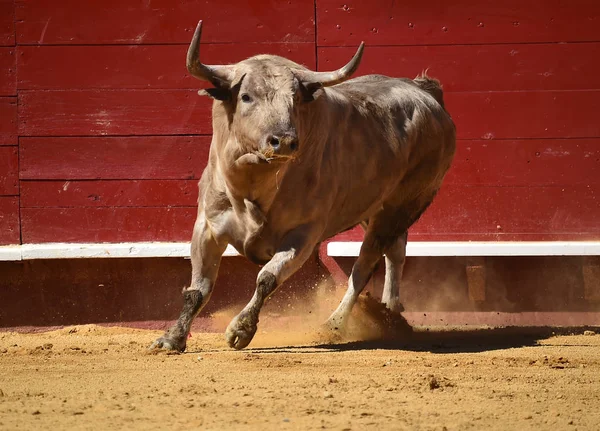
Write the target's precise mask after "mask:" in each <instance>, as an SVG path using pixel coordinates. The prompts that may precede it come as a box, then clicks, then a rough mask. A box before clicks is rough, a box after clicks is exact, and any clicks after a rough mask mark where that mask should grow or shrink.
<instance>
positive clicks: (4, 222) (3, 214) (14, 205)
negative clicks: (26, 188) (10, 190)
mask: <svg viewBox="0 0 600 431" xmlns="http://www.w3.org/2000/svg"><path fill="white" fill-rule="evenodd" d="M20 241H21V232H20V230H19V198H18V197H17V196H0V245H9V244H19V242H20Z"/></svg>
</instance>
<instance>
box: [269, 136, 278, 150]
mask: <svg viewBox="0 0 600 431" xmlns="http://www.w3.org/2000/svg"><path fill="white" fill-rule="evenodd" d="M269 145H270V146H272V147H273V148H277V147H279V138H278V137H277V136H271V137H270V138H269Z"/></svg>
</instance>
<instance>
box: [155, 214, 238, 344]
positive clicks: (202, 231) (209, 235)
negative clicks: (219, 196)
mask: <svg viewBox="0 0 600 431" xmlns="http://www.w3.org/2000/svg"><path fill="white" fill-rule="evenodd" d="M226 247H227V244H226V243H225V242H217V240H216V239H215V236H214V234H213V232H212V231H211V230H210V228H209V227H208V225H207V223H206V221H205V220H204V217H203V216H199V217H198V220H197V221H196V224H195V225H194V233H193V235H192V244H191V259H192V283H191V285H190V287H188V288H185V289H183V309H182V310H181V314H180V315H179V319H177V322H176V323H175V324H174V325H173V326H172V327H171V328H169V329H168V330H167V331H166V332H165V334H164V335H163V336H162V337H160V338H159V339H157V340H156V341H155V342H154V343H152V345H151V346H150V348H151V349H152V348H162V349H167V350H178V351H180V352H183V351H184V350H185V347H186V342H187V338H188V334H189V332H190V328H191V326H192V321H193V320H194V318H195V317H196V315H197V314H198V313H199V312H200V310H201V309H202V307H203V306H204V305H205V304H206V303H207V302H208V300H209V298H210V295H211V294H212V290H213V286H214V284H215V280H216V278H217V272H218V271H219V264H220V263H221V256H222V255H223V253H224V251H225V248H226Z"/></svg>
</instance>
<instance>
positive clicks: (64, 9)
mask: <svg viewBox="0 0 600 431" xmlns="http://www.w3.org/2000/svg"><path fill="white" fill-rule="evenodd" d="M57 11H60V13H57ZM16 17H17V40H18V43H19V44H21V45H22V44H49V45H68V44H74V45H77V44H143V43H146V44H152V43H189V41H190V38H191V34H192V32H193V30H194V28H195V27H196V24H197V23H198V20H199V19H202V20H204V25H205V27H204V31H203V34H202V40H203V41H204V42H218V43H227V42H313V41H314V31H315V26H314V2H313V1H312V0H301V1H293V2H291V1H289V2H288V1H285V2H282V1H278V0H266V1H260V2H254V1H253V2H247V1H243V0H225V1H219V2H194V1H185V2H173V1H164V0H160V1H152V2H148V1H145V0H130V1H126V2H123V1H119V0H105V1H101V2H81V1H79V0H58V1H54V2H48V1H44V0H17V4H16Z"/></svg>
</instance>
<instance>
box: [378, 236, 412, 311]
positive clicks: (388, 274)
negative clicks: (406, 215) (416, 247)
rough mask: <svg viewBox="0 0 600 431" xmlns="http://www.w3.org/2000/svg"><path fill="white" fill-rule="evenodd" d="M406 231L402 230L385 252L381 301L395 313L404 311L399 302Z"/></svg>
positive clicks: (404, 257)
mask: <svg viewBox="0 0 600 431" xmlns="http://www.w3.org/2000/svg"><path fill="white" fill-rule="evenodd" d="M407 238H408V232H404V233H403V234H402V235H400V237H399V238H398V239H397V240H396V243H395V244H394V245H392V246H391V247H390V248H389V249H387V250H386V252H385V282H384V285H383V295H382V296H381V302H383V303H384V304H385V305H386V307H387V308H388V309H389V310H391V311H394V312H396V313H400V312H401V311H404V308H403V307H402V304H401V303H400V282H401V280H402V272H403V270H404V261H405V259H406V240H407Z"/></svg>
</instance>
